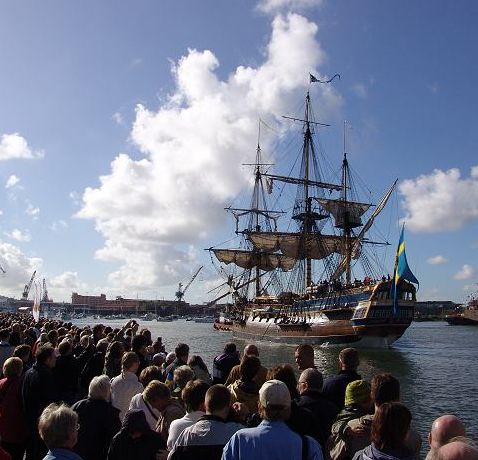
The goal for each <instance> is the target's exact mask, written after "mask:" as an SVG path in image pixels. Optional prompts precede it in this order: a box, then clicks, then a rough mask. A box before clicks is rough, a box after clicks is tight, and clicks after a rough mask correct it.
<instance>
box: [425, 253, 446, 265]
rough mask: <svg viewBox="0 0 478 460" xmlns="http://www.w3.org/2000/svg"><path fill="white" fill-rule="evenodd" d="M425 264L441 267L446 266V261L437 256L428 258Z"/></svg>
mask: <svg viewBox="0 0 478 460" xmlns="http://www.w3.org/2000/svg"><path fill="white" fill-rule="evenodd" d="M427 262H428V263H429V264H430V265H442V264H446V263H447V262H448V260H447V259H446V258H445V257H443V256H440V255H438V256H433V257H429V258H428V259H427Z"/></svg>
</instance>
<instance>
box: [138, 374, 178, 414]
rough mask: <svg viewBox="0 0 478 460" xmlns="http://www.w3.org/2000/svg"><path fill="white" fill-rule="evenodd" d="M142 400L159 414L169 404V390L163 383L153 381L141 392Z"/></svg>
mask: <svg viewBox="0 0 478 460" xmlns="http://www.w3.org/2000/svg"><path fill="white" fill-rule="evenodd" d="M143 398H144V399H145V400H146V401H148V403H149V404H150V405H151V406H152V407H154V408H155V409H157V410H159V411H160V412H161V411H163V410H164V409H165V408H166V407H167V406H168V405H169V403H170V402H171V390H170V389H169V387H168V386H167V385H166V384H165V383H163V382H160V381H159V380H153V381H151V382H149V383H148V385H147V386H146V388H145V389H144V390H143Z"/></svg>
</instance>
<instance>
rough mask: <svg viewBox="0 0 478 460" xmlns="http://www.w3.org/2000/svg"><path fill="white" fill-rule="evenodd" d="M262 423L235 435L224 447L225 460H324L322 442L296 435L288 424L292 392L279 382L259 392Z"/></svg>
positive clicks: (272, 381) (274, 382)
mask: <svg viewBox="0 0 478 460" xmlns="http://www.w3.org/2000/svg"><path fill="white" fill-rule="evenodd" d="M258 406H259V413H260V415H261V417H262V419H263V420H262V422H261V423H260V424H259V426H257V427H256V428H245V429H242V430H239V431H238V432H237V433H235V434H234V435H233V436H232V438H231V439H230V440H229V442H228V443H227V444H226V446H225V447H224V452H223V455H222V460H255V459H260V460H269V459H270V460H272V459H274V460H277V459H285V458H286V459H288V460H300V459H304V458H305V459H309V460H312V459H313V460H322V459H323V456H322V450H321V448H320V445H319V443H318V442H317V441H316V440H315V439H313V438H311V437H309V436H301V435H299V434H297V433H295V432H293V431H292V430H291V429H290V428H289V427H288V426H287V425H286V423H285V420H287V419H288V418H289V416H290V407H291V397H290V393H289V389H288V388H287V385H286V384H285V383H284V382H281V381H280V380H269V381H267V382H266V383H264V385H262V387H261V389H260V390H259V404H258Z"/></svg>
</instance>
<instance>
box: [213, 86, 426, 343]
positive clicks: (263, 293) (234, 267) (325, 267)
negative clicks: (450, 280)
mask: <svg viewBox="0 0 478 460" xmlns="http://www.w3.org/2000/svg"><path fill="white" fill-rule="evenodd" d="M312 81H314V80H312ZM286 118H289V117H286ZM291 120H294V121H295V122H299V123H300V124H301V125H302V127H303V130H302V133H301V146H300V148H299V149H298V151H299V154H298V155H297V159H296V161H294V158H292V159H291V160H290V165H289V167H288V168H287V169H286V170H287V171H291V172H293V171H294V168H293V165H294V164H295V165H298V166H299V167H298V168H297V167H296V170H297V173H296V174H295V175H277V174H271V173H270V172H269V169H270V167H271V166H272V165H270V164H264V163H263V161H262V155H261V149H260V145H258V146H257V151H256V160H255V163H254V164H253V165H252V166H253V167H254V188H253V193H252V199H251V201H250V206H249V207H244V208H232V207H229V208H227V210H228V211H229V212H231V213H232V214H233V216H234V218H235V221H236V232H235V233H236V235H238V237H239V239H240V242H239V244H240V246H239V247H238V248H216V247H211V248H209V251H210V252H211V254H212V255H214V256H215V258H216V259H217V261H219V263H220V264H219V265H218V264H217V261H216V262H214V260H215V259H214V258H213V259H212V260H213V263H214V264H215V265H216V268H217V269H218V271H219V272H220V273H222V274H224V273H228V277H227V281H226V283H225V285H228V288H229V293H230V294H231V295H232V298H233V304H232V305H230V306H229V309H228V319H229V320H230V321H232V325H231V326H228V328H227V329H231V330H232V332H233V335H234V337H237V338H241V339H245V340H249V341H254V340H266V341H273V342H281V343H289V344H300V343H313V344H323V343H339V344H354V345H361V346H370V347H384V346H385V347H386V346H389V345H390V344H392V343H393V342H394V341H396V340H397V339H398V338H400V337H401V336H402V334H403V333H404V332H405V330H406V329H407V328H408V327H409V325H410V323H411V321H412V319H413V316H414V306H415V301H416V288H415V286H414V285H413V284H412V283H411V282H410V281H414V282H417V280H416V279H415V277H414V276H413V275H412V274H411V272H410V270H409V268H408V265H407V264H406V258H405V253H404V252H403V251H402V252H403V256H402V253H401V252H400V261H401V264H402V266H401V268H400V270H401V273H398V272H397V270H395V272H396V273H397V283H395V282H394V279H395V277H393V279H391V278H390V276H383V274H384V273H387V271H385V270H384V269H383V267H382V268H378V267H377V264H376V262H377V261H378V258H377V255H376V253H375V251H373V252H372V251H371V249H370V248H372V249H376V248H377V247H378V246H380V245H382V244H389V243H387V242H385V241H381V242H380V241H372V240H370V239H368V238H367V237H366V233H367V232H368V231H369V230H370V228H371V227H372V225H373V223H374V221H375V219H376V218H377V216H378V215H379V214H380V212H381V211H382V210H383V208H384V207H385V206H386V204H387V201H388V200H389V198H390V196H391V194H392V192H393V190H394V188H395V185H396V182H397V181H395V182H394V183H393V184H392V185H391V187H390V188H389V190H388V191H387V192H386V193H385V194H384V196H383V198H382V199H381V201H380V202H379V203H378V205H376V206H374V205H373V204H371V203H368V202H364V201H359V200H357V199H356V195H357V190H356V183H355V182H354V178H353V177H352V174H351V169H350V166H349V162H348V159H347V153H346V151H345V133H344V152H343V160H342V165H341V171H340V176H341V179H340V183H338V184H335V183H330V182H326V181H325V179H324V171H325V165H326V163H324V162H323V161H324V160H320V159H319V153H321V152H319V151H318V148H317V146H316V143H315V137H316V132H317V131H318V127H319V126H321V125H323V124H322V123H317V122H315V121H314V120H313V117H312V107H311V99H310V94H309V92H307V94H306V99H305V115H304V117H303V118H300V119H298V118H291ZM326 126H328V125H326ZM344 128H345V127H344ZM284 157H286V155H281V156H280V158H284ZM321 161H322V162H321ZM337 177H339V176H338V175H337ZM276 184H280V186H279V187H276V188H278V190H277V193H278V195H277V198H276V201H275V203H276V204H275V205H274V208H275V210H271V209H269V207H268V199H267V194H271V193H272V191H273V187H275V186H276ZM290 185H293V186H295V189H296V193H295V199H293V200H292V202H289V204H287V203H284V200H285V199H286V198H287V197H290V196H291V194H290V190H287V187H288V186H290ZM334 194H335V196H334ZM277 208H279V209H277ZM372 211H373V212H372ZM365 215H367V216H368V217H367V219H366V221H365V223H363V222H362V218H363V217H365ZM281 217H283V218H284V219H283V220H286V218H288V219H287V222H286V224H285V226H284V227H283V228H284V230H283V231H278V223H279V221H280V218H281ZM243 222H244V227H245V228H240V225H242V223H243ZM402 234H403V233H402ZM403 244H404V243H403ZM366 247H367V248H368V249H366ZM402 249H403V248H402ZM397 261H399V259H398V257H397ZM358 262H360V264H358ZM403 264H405V266H404V265H403ZM396 265H397V264H396ZM228 269H231V270H229V271H228ZM359 273H360V274H359ZM402 275H403V276H402ZM227 295H228V294H224V295H221V296H220V297H218V298H217V299H215V301H218V300H219V299H221V298H224V297H225V296H227Z"/></svg>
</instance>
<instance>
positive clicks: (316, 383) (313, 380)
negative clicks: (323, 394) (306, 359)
mask: <svg viewBox="0 0 478 460" xmlns="http://www.w3.org/2000/svg"><path fill="white" fill-rule="evenodd" d="M323 383H324V379H323V377H322V373H321V372H320V371H319V370H317V369H313V368H309V369H306V370H305V371H303V372H302V374H300V377H299V381H298V382H297V389H298V390H299V393H300V394H302V393H304V392H306V391H319V392H320V391H322V385H323Z"/></svg>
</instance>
